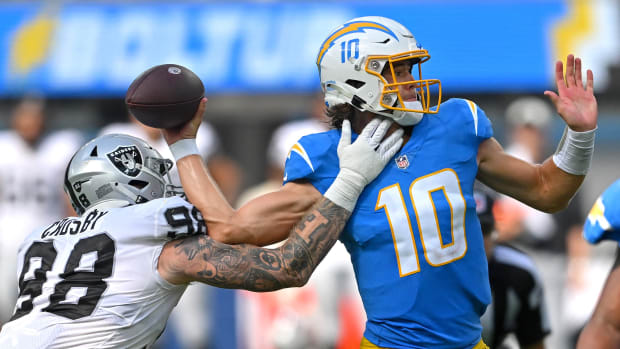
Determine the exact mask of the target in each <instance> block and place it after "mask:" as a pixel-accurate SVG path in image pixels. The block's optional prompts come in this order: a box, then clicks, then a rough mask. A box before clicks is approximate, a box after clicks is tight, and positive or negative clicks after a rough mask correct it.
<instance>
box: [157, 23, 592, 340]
mask: <svg viewBox="0 0 620 349" xmlns="http://www.w3.org/2000/svg"><path fill="white" fill-rule="evenodd" d="M429 59H430V55H429V53H428V52H427V51H426V50H425V49H423V48H422V46H421V45H420V43H419V42H417V41H416V39H415V38H414V37H413V35H412V34H411V32H410V31H409V30H408V29H407V28H405V27H404V26H402V25H401V24H399V23H397V22H395V21H393V20H391V19H388V18H384V17H361V18H356V19H353V20H350V21H348V22H346V23H344V24H343V25H342V26H340V27H338V28H336V29H335V30H334V31H333V32H332V33H331V34H330V35H329V36H328V37H327V39H326V40H325V41H324V43H323V44H322V45H321V46H320V48H319V53H318V56H317V65H318V68H319V74H320V79H321V86H322V88H323V92H324V94H325V102H326V104H327V106H328V116H330V117H331V119H332V125H333V127H334V128H335V129H334V130H330V131H328V132H324V133H318V134H313V135H308V136H305V137H303V138H301V139H300V140H299V141H298V142H297V143H296V144H295V145H294V146H293V147H292V148H291V151H290V154H289V156H288V159H287V163H286V167H285V175H284V185H283V187H282V189H280V190H279V191H278V192H275V193H270V194H266V195H263V196H261V197H259V198H256V199H254V200H252V201H250V202H248V203H247V204H246V205H244V206H243V207H241V208H240V209H238V210H233V209H232V208H231V206H230V205H229V204H228V203H227V202H226V201H225V200H224V198H223V197H222V196H220V200H215V199H214V198H215V196H216V195H218V194H217V188H214V187H212V186H211V182H210V181H208V180H207V179H208V172H207V170H206V169H205V168H204V166H203V165H202V163H201V162H200V158H199V157H198V156H193V155H191V156H186V157H184V158H183V159H181V160H180V161H177V166H178V169H179V174H180V177H181V181H182V183H183V184H184V187H185V190H186V193H187V195H188V198H189V199H190V201H191V202H192V203H193V204H195V205H196V206H197V207H199V208H200V210H201V212H205V213H206V214H207V216H206V217H205V220H206V222H207V226H208V228H209V232H210V234H212V236H214V238H215V239H221V240H223V241H227V242H233V243H235V242H251V243H254V244H257V245H264V244H270V243H273V242H276V241H279V240H282V239H285V238H286V237H287V236H288V231H289V229H290V227H291V226H292V225H293V224H294V222H296V221H297V220H299V218H300V217H301V216H302V215H303V214H304V213H305V212H306V210H308V208H310V207H311V206H312V205H313V204H314V203H315V202H316V200H318V199H319V198H320V197H321V193H324V192H325V191H326V190H327V188H328V187H329V186H330V184H331V183H332V182H333V181H334V178H335V177H336V174H337V173H338V161H337V160H338V157H337V153H336V145H337V144H338V138H339V137H340V127H341V125H342V123H343V122H344V120H350V122H351V124H352V127H353V130H354V131H355V132H360V131H361V130H362V129H363V127H364V126H365V125H366V124H367V123H368V122H369V121H370V120H372V119H373V118H375V117H377V116H379V117H383V118H386V119H393V120H395V121H396V124H394V125H393V126H392V128H391V130H390V131H394V130H396V129H399V128H401V127H402V128H404V129H405V136H404V139H405V143H404V145H403V147H402V148H401V149H400V151H399V152H398V154H396V157H395V158H394V162H392V163H391V164H390V165H388V166H387V167H386V168H385V169H384V170H383V172H382V173H381V174H380V175H379V177H377V179H376V180H374V181H373V182H372V183H370V184H369V185H368V186H367V187H366V188H365V190H364V192H363V193H362V194H361V196H360V200H359V202H358V203H357V206H356V207H355V210H354V212H353V214H352V216H351V220H350V221H349V223H348V224H347V226H346V228H345V230H344V231H343V233H342V235H341V237H340V239H341V241H342V242H343V243H344V244H345V246H346V247H347V250H348V251H349V253H350V255H351V262H352V263H353V266H354V270H355V273H356V279H357V283H358V289H359V291H360V294H361V297H362V300H363V303H364V307H365V310H366V315H367V317H368V320H367V322H366V330H365V332H364V338H363V339H362V344H361V347H362V348H378V347H379V348H380V347H385V348H403V347H407V348H412V347H413V348H485V347H486V345H485V344H484V343H483V342H482V340H481V331H482V328H481V325H480V316H481V315H482V314H483V313H484V311H485V309H486V307H487V305H488V304H489V303H490V301H491V292H490V288H489V282H488V269H487V262H486V256H485V253H484V247H483V241H482V234H481V232H480V225H479V223H478V218H477V216H476V210H475V203H474V199H473V194H472V191H473V184H474V180H475V179H476V178H478V179H480V180H481V181H482V182H483V183H485V184H487V185H488V186H490V187H491V188H493V189H495V190H497V191H499V192H501V193H504V194H507V195H510V196H512V197H514V198H516V199H518V200H520V201H522V202H524V203H526V204H528V205H530V206H532V207H534V208H536V209H539V210H543V211H545V212H555V211H558V210H560V209H562V208H564V207H566V205H567V203H568V202H569V200H570V199H571V198H572V196H573V195H574V194H575V192H576V191H577V189H578V188H579V186H580V185H581V183H582V181H583V179H584V177H585V175H586V173H587V171H588V168H589V165H590V159H591V156H592V152H593V147H594V135H595V129H596V123H597V103H596V99H595V97H594V94H593V74H592V72H591V71H590V70H588V71H587V77H586V84H585V87H584V82H583V79H582V71H581V60H580V59H579V58H575V57H574V56H573V55H569V56H568V58H567V67H566V73H564V66H563V63H562V62H557V63H556V65H555V80H556V84H557V88H558V93H555V92H552V91H546V92H545V94H546V95H547V96H548V97H549V98H550V99H551V101H552V102H553V104H554V105H555V107H556V109H557V111H558V113H559V114H560V116H561V117H562V118H563V119H564V121H565V122H566V124H567V128H566V132H565V134H564V136H563V139H562V141H561V142H560V145H559V147H558V149H557V151H556V153H555V154H554V155H553V157H552V158H549V159H547V160H545V161H544V162H543V163H542V164H537V165H534V164H531V163H528V162H525V161H522V160H519V159H517V158H514V157H512V156H510V155H508V154H506V153H505V152H504V151H503V149H502V147H501V146H500V144H499V143H498V142H497V141H496V140H495V139H494V138H493V131H492V128H491V123H490V121H489V119H488V118H487V116H486V115H485V113H484V111H483V110H482V109H481V108H480V107H479V106H477V105H476V104H475V103H474V102H472V101H468V100H465V99H450V100H448V101H446V102H443V103H441V98H440V97H441V84H440V81H439V80H437V79H423V78H422V64H423V63H424V62H426V61H428V60H429ZM507 68H509V67H507ZM433 104H435V105H434V106H433ZM199 124H200V119H194V120H192V121H190V122H189V123H188V124H186V125H185V126H184V127H182V128H181V129H177V130H164V135H165V137H166V139H167V141H168V144H170V145H171V150H172V152H173V155H174V154H175V152H178V153H180V154H191V153H196V152H197V151H196V150H195V144H193V138H194V135H195V130H196V129H197V127H198V125H199Z"/></svg>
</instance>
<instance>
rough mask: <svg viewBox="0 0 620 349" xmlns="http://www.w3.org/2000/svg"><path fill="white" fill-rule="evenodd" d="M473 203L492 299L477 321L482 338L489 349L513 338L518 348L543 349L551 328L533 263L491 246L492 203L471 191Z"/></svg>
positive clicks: (480, 191)
mask: <svg viewBox="0 0 620 349" xmlns="http://www.w3.org/2000/svg"><path fill="white" fill-rule="evenodd" d="M474 199H475V200H476V213H477V214H478V219H479V220H480V228H481V229H482V236H484V249H485V251H486V254H487V259H488V262H489V281H490V284H491V293H492V295H493V297H492V302H491V304H490V305H489V306H488V307H487V311H486V312H485V313H484V315H483V316H482V319H481V321H482V338H483V339H484V341H485V343H487V344H488V345H489V347H491V348H497V349H500V348H507V347H505V346H504V343H505V341H506V339H507V338H508V337H509V335H514V336H515V337H516V340H517V341H518V343H519V347H520V348H524V349H543V348H544V347H545V344H544V339H545V337H546V336H547V335H548V334H549V333H550V332H551V327H550V324H549V315H548V312H547V307H546V305H545V298H544V292H543V284H542V280H541V278H540V275H539V272H538V270H537V269H536V266H535V265H534V261H533V260H532V258H531V257H530V256H528V255H527V254H526V253H525V252H522V251H520V250H519V249H516V248H514V247H512V246H510V245H509V244H501V243H500V244H497V243H496V242H495V238H496V235H497V232H496V231H495V218H494V217H493V211H494V207H493V206H494V203H495V199H494V198H493V196H492V194H491V193H490V192H489V190H488V189H481V188H476V189H474Z"/></svg>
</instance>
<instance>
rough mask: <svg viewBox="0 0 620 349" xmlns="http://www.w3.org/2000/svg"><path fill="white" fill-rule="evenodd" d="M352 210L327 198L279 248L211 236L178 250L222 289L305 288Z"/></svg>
mask: <svg viewBox="0 0 620 349" xmlns="http://www.w3.org/2000/svg"><path fill="white" fill-rule="evenodd" d="M350 215H351V212H349V211H347V210H345V209H344V208H342V207H340V206H338V205H336V204H334V203H333V202H331V201H329V200H328V199H326V198H323V199H321V200H320V201H319V203H318V204H317V205H316V206H315V207H314V208H313V210H312V211H311V212H309V213H308V214H306V216H304V218H302V220H301V221H300V222H299V223H298V224H297V225H296V226H295V228H293V230H292V232H291V234H290V236H289V238H288V240H286V242H285V243H284V244H283V245H282V246H280V247H278V248H274V249H268V248H260V247H256V246H253V245H248V244H241V245H226V244H222V243H220V242H217V241H215V240H213V239H211V238H210V237H208V236H192V237H188V238H184V239H181V240H178V241H175V244H174V246H173V247H174V253H175V254H176V255H177V256H182V257H183V259H184V260H185V261H186V262H184V263H183V267H182V268H183V270H185V272H186V273H187V274H189V275H190V277H191V278H192V279H193V280H196V281H200V282H204V283H207V284H210V285H213V286H217V287H224V288H242V289H246V290H250V291H273V290H278V289H281V288H285V287H292V286H303V285H304V284H305V283H306V282H307V281H308V279H309V278H310V275H311V274H312V272H313V271H314V269H315V268H316V266H317V265H318V264H319V263H320V262H321V260H322V259H323V257H325V255H326V254H327V252H329V250H330V249H331V247H332V246H333V245H334V243H336V240H338V237H339V235H340V232H341V231H342V229H343V228H344V226H345V224H346V221H347V220H348V219H349V216H350Z"/></svg>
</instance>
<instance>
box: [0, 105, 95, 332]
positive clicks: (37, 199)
mask: <svg viewBox="0 0 620 349" xmlns="http://www.w3.org/2000/svg"><path fill="white" fill-rule="evenodd" d="M10 124H11V128H10V129H8V130H4V131H0V149H2V150H3V151H2V156H0V167H1V168H2V171H0V265H2V268H0V321H3V322H4V321H6V320H8V319H9V318H10V317H11V314H12V312H13V306H14V305H15V301H16V298H15V296H16V294H15V290H16V289H17V279H16V278H15V270H16V269H17V264H16V262H15V261H16V259H17V248H18V247H19V244H20V243H21V242H22V241H23V240H24V238H25V237H26V235H28V234H29V233H30V232H31V231H32V230H33V229H35V228H38V227H40V226H42V225H46V224H49V222H52V221H54V220H57V219H60V218H62V217H65V216H67V215H70V214H71V212H72V209H71V205H70V204H69V202H68V200H66V197H65V195H64V193H63V191H62V173H63V171H64V169H65V167H66V165H67V162H68V161H69V159H70V158H71V155H73V153H75V151H76V150H77V149H78V148H79V147H80V145H81V144H82V143H83V141H84V139H83V138H82V135H81V134H80V132H78V131H75V130H69V129H63V130H46V127H45V126H46V116H45V101H44V100H42V99H39V98H34V97H25V98H24V99H22V100H21V101H19V103H18V104H17V105H16V107H15V108H14V109H13V112H12V115H11V117H10Z"/></svg>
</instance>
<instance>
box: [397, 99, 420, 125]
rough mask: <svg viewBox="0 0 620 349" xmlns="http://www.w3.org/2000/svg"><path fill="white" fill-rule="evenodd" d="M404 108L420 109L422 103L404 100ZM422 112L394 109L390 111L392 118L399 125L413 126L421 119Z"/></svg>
mask: <svg viewBox="0 0 620 349" xmlns="http://www.w3.org/2000/svg"><path fill="white" fill-rule="evenodd" d="M404 104H405V108H407V109H414V110H416V109H417V110H422V109H423V108H422V103H420V101H413V102H404ZM423 116H424V113H419V112H413V111H404V110H394V112H393V113H392V119H394V121H396V123H398V124H399V125H401V126H413V125H415V124H417V123H418V122H420V121H421V120H422V117H423Z"/></svg>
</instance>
